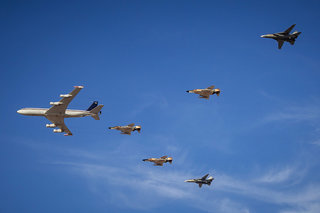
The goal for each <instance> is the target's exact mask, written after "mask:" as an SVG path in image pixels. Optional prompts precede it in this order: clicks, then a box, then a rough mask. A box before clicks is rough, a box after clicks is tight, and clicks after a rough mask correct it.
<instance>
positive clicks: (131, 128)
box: [109, 123, 141, 135]
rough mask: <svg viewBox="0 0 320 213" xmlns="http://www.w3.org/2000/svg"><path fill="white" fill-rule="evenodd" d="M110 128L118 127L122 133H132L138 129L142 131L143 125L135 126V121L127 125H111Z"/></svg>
mask: <svg viewBox="0 0 320 213" xmlns="http://www.w3.org/2000/svg"><path fill="white" fill-rule="evenodd" d="M109 129H116V130H120V131H121V134H123V135H131V132H133V131H136V130H137V131H138V132H139V133H140V131H141V126H135V125H134V123H132V124H129V125H127V126H114V127H109Z"/></svg>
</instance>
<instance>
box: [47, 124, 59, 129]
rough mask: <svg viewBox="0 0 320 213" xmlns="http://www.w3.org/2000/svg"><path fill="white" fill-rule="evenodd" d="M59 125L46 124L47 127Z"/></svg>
mask: <svg viewBox="0 0 320 213" xmlns="http://www.w3.org/2000/svg"><path fill="white" fill-rule="evenodd" d="M56 126H57V125H55V124H46V127H47V128H55V127H56Z"/></svg>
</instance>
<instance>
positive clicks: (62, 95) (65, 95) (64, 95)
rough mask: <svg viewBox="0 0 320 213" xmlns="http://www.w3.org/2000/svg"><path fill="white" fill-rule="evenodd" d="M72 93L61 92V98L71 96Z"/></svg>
mask: <svg viewBox="0 0 320 213" xmlns="http://www.w3.org/2000/svg"><path fill="white" fill-rule="evenodd" d="M71 96H72V95H71V94H61V95H60V97H61V98H70V97H71Z"/></svg>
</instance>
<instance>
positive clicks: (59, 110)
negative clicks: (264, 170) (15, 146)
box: [17, 24, 301, 188]
mask: <svg viewBox="0 0 320 213" xmlns="http://www.w3.org/2000/svg"><path fill="white" fill-rule="evenodd" d="M294 27H295V24H294V25H292V26H291V27H289V28H288V29H287V30H285V31H284V32H280V33H273V34H266V35H262V36H261V37H262V38H271V39H274V40H276V41H277V42H278V49H281V48H282V46H283V43H284V42H285V41H286V42H289V43H290V44H291V45H294V43H295V41H296V39H297V38H298V36H299V35H300V34H301V32H298V31H295V32H293V33H292V34H290V32H291V31H292V29H293V28H294ZM81 89H83V86H74V89H73V90H72V91H71V92H70V93H69V94H61V95H60V97H61V100H59V101H57V102H50V105H51V107H50V108H22V109H20V110H18V111H17V113H19V114H21V115H27V116H43V117H45V118H47V119H48V120H49V121H50V122H51V123H50V124H46V127H47V128H54V129H53V132H54V133H62V132H64V133H65V134H64V135H65V136H71V135H72V132H71V131H70V130H69V129H68V127H67V126H66V124H65V123H64V119H65V118H73V117H86V116H91V117H92V118H94V119H95V120H100V118H99V115H100V114H101V109H102V108H103V106H104V105H98V101H94V102H93V103H92V104H91V105H90V106H89V108H88V109H87V110H74V109H67V107H68V105H69V104H70V102H71V101H72V100H73V99H74V98H75V96H76V95H77V94H78V93H79V92H80V90H81ZM186 92H187V93H194V94H198V95H199V98H202V99H207V100H208V99H209V98H210V95H214V94H216V95H217V96H219V95H220V92H221V90H220V89H215V86H213V85H212V86H209V87H207V88H205V89H194V90H187V91H186ZM109 129H115V130H119V131H120V132H121V134H124V135H131V133H132V132H134V131H137V132H138V133H140V132H141V126H138V125H135V124H134V123H131V124H128V125H126V126H114V127H109ZM143 161H148V162H152V163H154V164H153V165H154V166H163V164H164V163H167V162H169V163H170V164H172V161H173V158H172V157H168V156H163V157H160V158H148V159H143ZM208 176H209V174H206V175H205V176H203V177H202V178H195V179H189V180H185V181H184V182H192V183H196V184H198V186H199V188H201V187H202V185H203V184H205V185H208V186H210V185H211V182H212V181H213V180H214V178H213V177H209V178H208Z"/></svg>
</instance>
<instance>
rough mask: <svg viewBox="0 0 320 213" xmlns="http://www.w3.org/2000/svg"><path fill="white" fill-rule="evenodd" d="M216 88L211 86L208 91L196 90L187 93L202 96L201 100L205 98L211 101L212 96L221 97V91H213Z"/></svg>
mask: <svg viewBox="0 0 320 213" xmlns="http://www.w3.org/2000/svg"><path fill="white" fill-rule="evenodd" d="M213 88H214V86H210V87H208V88H206V89H194V90H187V93H195V94H198V95H200V96H199V98H205V99H207V100H209V97H210V95H213V94H217V96H219V95H220V89H213Z"/></svg>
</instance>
